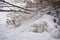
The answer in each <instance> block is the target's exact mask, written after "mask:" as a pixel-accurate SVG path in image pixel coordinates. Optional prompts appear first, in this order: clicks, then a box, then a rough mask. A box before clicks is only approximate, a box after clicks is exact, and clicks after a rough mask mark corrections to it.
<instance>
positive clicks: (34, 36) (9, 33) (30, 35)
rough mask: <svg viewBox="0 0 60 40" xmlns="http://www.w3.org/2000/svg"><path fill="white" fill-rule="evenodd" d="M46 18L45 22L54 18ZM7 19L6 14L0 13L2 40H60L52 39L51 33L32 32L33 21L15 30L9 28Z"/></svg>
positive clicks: (0, 38) (0, 37)
mask: <svg viewBox="0 0 60 40" xmlns="http://www.w3.org/2000/svg"><path fill="white" fill-rule="evenodd" d="M45 17H47V18H46V19H45V21H46V20H47V21H48V20H50V18H51V19H52V17H51V16H50V17H49V15H48V16H45ZM45 17H43V18H45ZM6 19H7V17H6V13H3V12H1V13H0V40H59V39H54V38H52V37H51V36H50V33H48V32H46V31H45V32H43V33H34V32H32V31H31V27H30V25H31V24H32V23H34V20H33V19H32V20H31V21H30V22H29V21H28V22H27V23H25V24H24V25H21V26H20V27H18V28H13V29H10V27H7V24H6ZM38 20H39V19H38ZM35 21H36V20H35ZM51 21H52V20H50V22H51ZM48 22H49V21H48Z"/></svg>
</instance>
